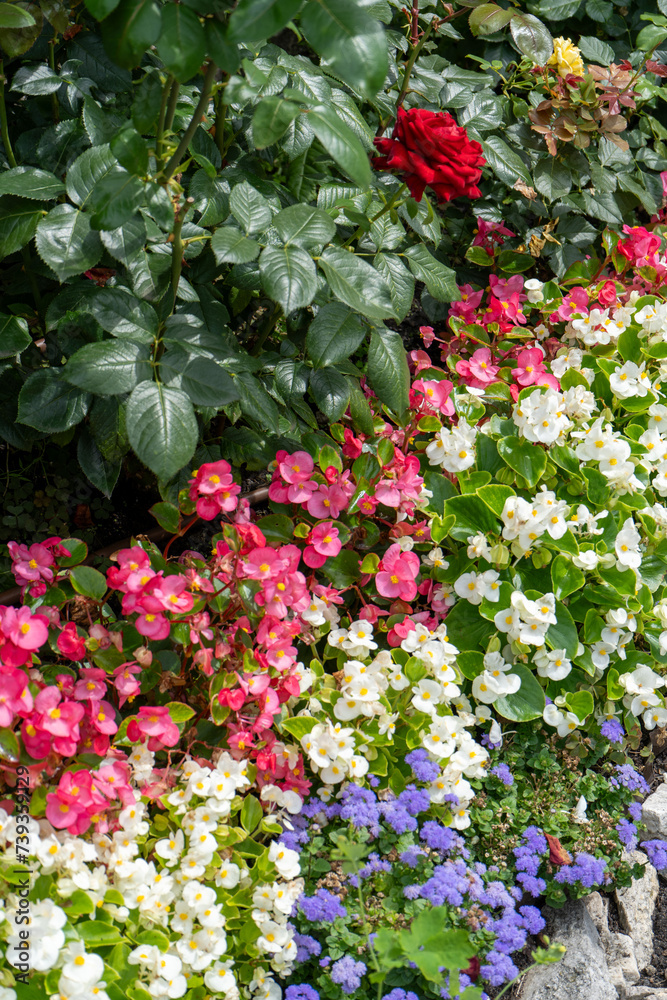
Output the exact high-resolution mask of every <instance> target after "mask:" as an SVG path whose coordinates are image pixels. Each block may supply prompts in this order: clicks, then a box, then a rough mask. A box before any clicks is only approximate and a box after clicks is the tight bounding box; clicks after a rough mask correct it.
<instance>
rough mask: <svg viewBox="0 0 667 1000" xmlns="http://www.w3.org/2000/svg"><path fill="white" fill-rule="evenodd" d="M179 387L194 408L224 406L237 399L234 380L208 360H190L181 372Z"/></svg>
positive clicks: (196, 358)
mask: <svg viewBox="0 0 667 1000" xmlns="http://www.w3.org/2000/svg"><path fill="white" fill-rule="evenodd" d="M181 386H182V388H183V389H184V390H185V392H187V394H188V396H189V397H190V399H191V400H192V402H193V403H194V404H195V406H215V407H218V406H225V405H226V404H227V403H233V402H234V400H235V399H238V398H239V390H238V388H237V386H236V383H235V381H234V379H233V378H232V377H231V376H230V375H229V373H228V372H227V371H225V369H224V368H223V367H222V365H218V364H216V363H215V361H211V360H209V359H208V358H198V357H195V358H192V360H191V361H190V362H189V363H188V365H187V367H186V368H185V369H184V371H183V372H182V377H181Z"/></svg>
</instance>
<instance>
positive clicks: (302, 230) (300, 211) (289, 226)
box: [273, 205, 336, 253]
mask: <svg viewBox="0 0 667 1000" xmlns="http://www.w3.org/2000/svg"><path fill="white" fill-rule="evenodd" d="M273 225H274V226H275V228H276V230H277V232H278V235H279V236H280V238H281V240H282V241H283V243H288V244H289V243H292V244H294V246H297V247H303V249H304V250H310V251H311V253H319V252H320V250H321V249H322V247H323V246H324V245H325V244H326V243H329V242H330V241H331V240H332V239H333V237H334V236H335V235H336V223H335V222H334V221H333V219H332V218H331V216H330V215H329V214H328V213H327V212H323V211H322V209H320V208H315V207H313V206H312V205H290V206H289V208H284V209H283V210H282V212H278V214H277V215H276V216H275V218H274V220H273Z"/></svg>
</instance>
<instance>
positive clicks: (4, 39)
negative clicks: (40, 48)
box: [0, 0, 44, 59]
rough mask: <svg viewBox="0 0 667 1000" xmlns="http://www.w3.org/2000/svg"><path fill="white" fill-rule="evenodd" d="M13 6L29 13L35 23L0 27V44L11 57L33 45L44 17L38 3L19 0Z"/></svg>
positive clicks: (26, 50)
mask: <svg viewBox="0 0 667 1000" xmlns="http://www.w3.org/2000/svg"><path fill="white" fill-rule="evenodd" d="M15 6H17V7H19V8H20V9H21V10H23V11H25V12H26V13H27V14H29V15H30V16H31V17H32V18H33V20H34V22H35V23H34V24H33V25H30V26H29V27H24V28H0V46H1V47H2V49H3V51H4V52H5V53H6V55H8V56H9V57H10V58H12V59H13V58H15V57H16V56H21V55H23V53H24V52H28V51H29V50H30V49H31V48H32V47H33V45H34V44H35V42H36V41H37V39H38V38H39V36H40V35H41V33H42V27H43V25H44V17H43V15H42V10H41V8H40V7H39V5H38V4H36V3H26V2H21V0H19V3H17V4H15Z"/></svg>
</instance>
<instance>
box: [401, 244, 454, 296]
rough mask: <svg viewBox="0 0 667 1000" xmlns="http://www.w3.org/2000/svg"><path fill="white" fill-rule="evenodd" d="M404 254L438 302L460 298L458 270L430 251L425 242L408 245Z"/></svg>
mask: <svg viewBox="0 0 667 1000" xmlns="http://www.w3.org/2000/svg"><path fill="white" fill-rule="evenodd" d="M404 254H405V256H406V257H407V259H408V266H409V268H410V270H411V271H412V273H413V274H414V276H415V277H416V278H418V279H419V281H423V282H424V284H425V285H426V288H427V289H428V291H429V293H430V294H431V295H432V296H433V298H434V299H437V300H438V302H453V301H455V300H456V299H458V298H459V296H460V292H459V289H458V285H457V284H456V272H455V271H453V270H452V269H451V267H446V266H445V265H444V264H442V263H441V262H440V261H439V260H437V259H436V258H435V257H434V256H433V254H431V253H429V251H428V250H427V249H426V247H425V246H424V245H423V243H417V244H415V246H412V247H408V248H407V250H405V251H404Z"/></svg>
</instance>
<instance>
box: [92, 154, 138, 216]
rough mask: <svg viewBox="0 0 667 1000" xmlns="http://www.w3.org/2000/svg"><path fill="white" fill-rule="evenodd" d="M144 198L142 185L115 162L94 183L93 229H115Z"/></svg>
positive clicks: (131, 213) (135, 209) (132, 212)
mask: <svg viewBox="0 0 667 1000" xmlns="http://www.w3.org/2000/svg"><path fill="white" fill-rule="evenodd" d="M143 201H144V185H143V184H142V182H141V181H140V179H139V178H138V177H135V176H134V174H131V173H129V172H128V171H127V170H124V169H123V167H120V166H115V167H113V169H112V170H110V171H109V172H108V173H107V174H106V175H105V176H104V177H102V178H101V179H100V180H99V181H98V183H97V184H96V186H95V188H94V190H93V191H92V192H91V196H90V208H91V211H92V215H91V219H90V224H91V226H92V228H93V229H98V230H99V229H117V228H118V226H122V225H124V224H125V223H126V222H127V221H128V220H129V219H131V218H132V216H133V215H134V214H135V213H136V211H137V209H138V208H139V207H140V206H141V205H142V204H143Z"/></svg>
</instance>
